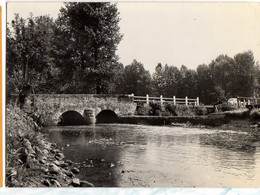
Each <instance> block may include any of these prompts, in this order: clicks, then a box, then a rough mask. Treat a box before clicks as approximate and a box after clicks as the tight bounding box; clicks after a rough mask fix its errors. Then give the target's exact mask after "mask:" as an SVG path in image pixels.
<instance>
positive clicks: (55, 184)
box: [51, 179, 61, 187]
mask: <svg viewBox="0 0 260 195" xmlns="http://www.w3.org/2000/svg"><path fill="white" fill-rule="evenodd" d="M51 183H52V184H53V185H54V187H61V185H60V183H59V182H58V181H57V180H55V179H51Z"/></svg>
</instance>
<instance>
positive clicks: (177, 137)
mask: <svg viewBox="0 0 260 195" xmlns="http://www.w3.org/2000/svg"><path fill="white" fill-rule="evenodd" d="M222 132H223V133H225V136H226V135H229V134H230V135H231V134H234V133H236V132H234V131H220V130H210V129H203V128H183V127H165V126H146V125H127V124H104V125H95V126H63V127H61V126H55V127H49V128H48V137H49V139H50V141H52V142H54V143H57V144H58V145H59V146H60V147H62V148H63V152H64V154H65V156H66V158H67V159H70V160H72V161H74V162H75V163H77V164H78V167H80V174H79V176H78V177H79V178H80V179H84V180H87V181H89V182H91V183H93V184H94V185H95V186H96V187H99V186H102V187H108V186H109V187H117V186H119V187H260V144H259V143H255V147H254V149H253V150H250V151H247V150H241V149H232V148H231V149H230V148H227V147H218V146H216V145H213V144H212V145H210V144H209V145H208V144H207V145H205V144H203V143H202V141H201V139H202V137H203V136H205V135H212V134H217V133H218V134H219V133H222ZM236 134H242V136H244V135H245V136H246V133H242V132H240V133H236Z"/></svg>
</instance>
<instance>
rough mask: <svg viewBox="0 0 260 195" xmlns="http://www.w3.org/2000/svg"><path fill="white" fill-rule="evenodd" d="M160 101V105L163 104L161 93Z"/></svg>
mask: <svg viewBox="0 0 260 195" xmlns="http://www.w3.org/2000/svg"><path fill="white" fill-rule="evenodd" d="M160 103H161V105H163V97H162V95H160Z"/></svg>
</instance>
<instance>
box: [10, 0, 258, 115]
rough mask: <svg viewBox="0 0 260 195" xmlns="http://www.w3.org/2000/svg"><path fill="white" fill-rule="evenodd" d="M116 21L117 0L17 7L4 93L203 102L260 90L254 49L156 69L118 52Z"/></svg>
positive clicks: (251, 94)
mask: <svg viewBox="0 0 260 195" xmlns="http://www.w3.org/2000/svg"><path fill="white" fill-rule="evenodd" d="M119 21H120V17H119V12H118V9H117V5H116V4H115V3H107V2H105V3H85V2H81V3H75V2H74V3H65V7H63V8H62V9H61V10H60V15H59V17H58V19H57V20H55V21H54V20H53V19H52V18H50V17H49V16H39V17H33V16H32V15H31V16H30V17H29V18H27V19H24V18H21V17H20V16H19V15H16V16H15V19H14V20H13V21H12V22H11V24H8V26H7V44H6V47H7V56H6V72H7V76H6V77H7V83H6V85H7V100H8V99H10V97H11V96H10V95H11V94H12V93H16V94H17V93H20V94H27V93H117V94H118V93H121V94H132V93H134V94H135V95H146V94H149V95H154V96H159V95H163V96H164V97H172V96H176V97H181V98H184V97H185V96H188V97H189V98H196V97H199V98H200V101H201V102H202V103H204V104H216V103H224V102H226V101H227V100H228V98H231V97H237V96H243V97H245V96H255V97H259V95H260V66H259V63H258V62H255V59H254V56H253V53H252V51H245V52H243V53H238V54H236V55H235V56H234V57H233V58H232V57H229V56H227V55H219V56H217V57H216V58H215V59H214V60H212V61H211V62H210V63H209V64H208V65H207V64H200V65H198V67H197V69H196V70H191V69H188V68H187V67H186V66H184V65H182V66H181V67H180V68H178V67H176V66H173V65H168V64H165V65H162V64H161V63H158V65H157V66H156V68H155V72H154V73H153V74H152V76H151V75H150V73H149V71H147V70H146V69H145V68H144V67H145V66H144V65H143V64H142V63H141V62H138V61H137V60H133V62H132V63H131V64H130V65H127V66H124V64H121V63H119V57H118V56H117V55H116V50H117V46H118V44H119V43H120V41H121V40H122V37H123V36H122V34H121V33H120V28H119ZM25 91H26V93H25ZM221 109H222V108H221ZM227 109H228V108H227ZM227 109H226V108H225V106H224V105H223V109H222V110H227Z"/></svg>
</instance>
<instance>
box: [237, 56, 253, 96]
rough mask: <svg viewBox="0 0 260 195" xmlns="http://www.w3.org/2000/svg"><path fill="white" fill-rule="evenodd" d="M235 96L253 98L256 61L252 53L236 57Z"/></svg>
mask: <svg viewBox="0 0 260 195" xmlns="http://www.w3.org/2000/svg"><path fill="white" fill-rule="evenodd" d="M234 60H235V65H234V69H233V70H234V79H235V81H236V82H235V83H234V86H233V88H234V94H236V95H237V96H244V97H245V96H252V95H253V88H254V85H253V82H254V77H253V76H254V72H253V71H254V66H255V60H254V55H253V52H252V51H247V52H243V53H239V54H237V55H235V57H234Z"/></svg>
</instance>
